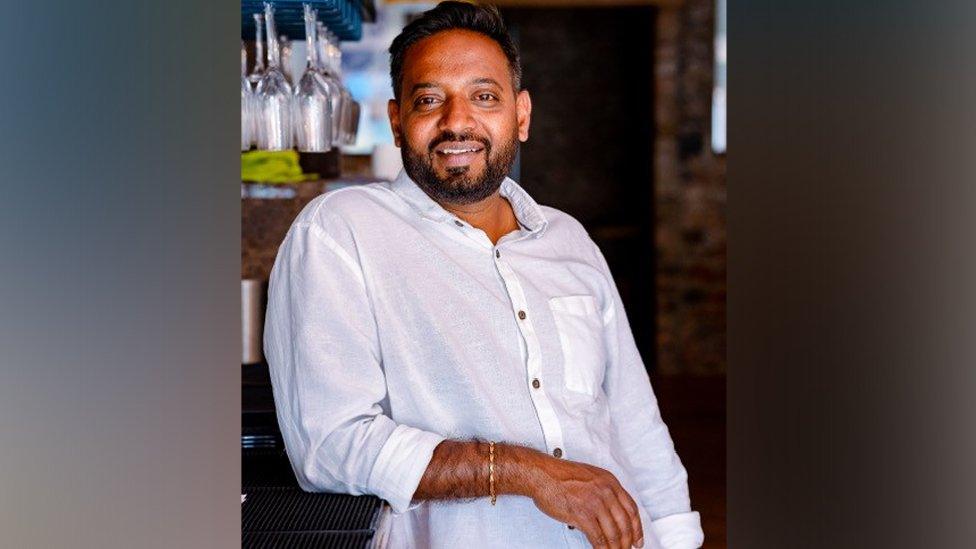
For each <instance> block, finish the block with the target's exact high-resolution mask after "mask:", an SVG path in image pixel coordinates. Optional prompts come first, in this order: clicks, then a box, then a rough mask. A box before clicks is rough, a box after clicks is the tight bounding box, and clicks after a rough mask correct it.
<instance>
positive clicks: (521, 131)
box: [515, 90, 532, 143]
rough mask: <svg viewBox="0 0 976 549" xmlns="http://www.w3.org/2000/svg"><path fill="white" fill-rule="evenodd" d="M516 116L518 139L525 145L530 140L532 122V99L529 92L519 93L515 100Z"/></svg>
mask: <svg viewBox="0 0 976 549" xmlns="http://www.w3.org/2000/svg"><path fill="white" fill-rule="evenodd" d="M515 115H516V118H517V120H518V138H519V141H521V142H523V143H525V142H526V141H528V140H529V123H530V122H531V120H532V98H531V97H529V92H528V90H522V91H520V92H518V96H516V98H515Z"/></svg>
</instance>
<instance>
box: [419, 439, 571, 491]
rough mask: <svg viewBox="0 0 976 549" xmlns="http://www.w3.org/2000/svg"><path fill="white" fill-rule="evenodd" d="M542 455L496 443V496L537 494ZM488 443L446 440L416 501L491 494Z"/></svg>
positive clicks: (422, 483) (510, 445)
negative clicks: (489, 489) (538, 469)
mask: <svg viewBox="0 0 976 549" xmlns="http://www.w3.org/2000/svg"><path fill="white" fill-rule="evenodd" d="M544 459H552V458H549V456H547V455H546V454H543V453H542V452H539V451H536V450H533V449H531V448H525V447H523V446H516V445H512V444H502V443H496V444H495V493H496V494H497V495H501V494H515V495H521V496H529V497H531V496H532V495H533V489H534V486H535V480H536V478H535V471H536V469H537V465H538V463H539V462H540V460H544ZM488 460H489V456H488V443H487V442H480V441H457V440H445V441H444V442H442V443H440V444H439V445H438V446H437V448H435V449H434V455H433V457H431V460H430V464H429V465H428V466H427V470H426V471H425V472H424V476H423V477H422V478H421V479H420V485H418V486H417V491H416V492H415V493H414V499H457V498H476V497H484V496H487V495H488Z"/></svg>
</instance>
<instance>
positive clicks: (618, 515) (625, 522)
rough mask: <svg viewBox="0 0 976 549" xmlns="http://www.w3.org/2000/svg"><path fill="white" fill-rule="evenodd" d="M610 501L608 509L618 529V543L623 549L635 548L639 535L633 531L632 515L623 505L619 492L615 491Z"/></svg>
mask: <svg viewBox="0 0 976 549" xmlns="http://www.w3.org/2000/svg"><path fill="white" fill-rule="evenodd" d="M608 499H609V501H608V502H607V509H608V511H609V513H610V516H611V518H613V521H614V526H615V527H616V531H617V535H618V539H617V543H618V544H619V546H620V547H622V548H623V549H631V548H632V547H633V546H634V542H635V541H637V537H636V536H637V535H638V534H637V533H636V532H635V531H634V529H633V521H632V520H631V519H630V513H629V512H628V510H627V508H626V507H624V505H623V503H621V501H620V499H621V497H620V496H619V491H617V490H615V491H614V493H612V494H610V496H609V498H608Z"/></svg>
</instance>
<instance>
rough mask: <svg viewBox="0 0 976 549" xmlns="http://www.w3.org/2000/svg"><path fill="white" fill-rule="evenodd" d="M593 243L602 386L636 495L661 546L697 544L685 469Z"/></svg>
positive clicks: (688, 548)
mask: <svg viewBox="0 0 976 549" xmlns="http://www.w3.org/2000/svg"><path fill="white" fill-rule="evenodd" d="M593 248H594V250H595V254H596V256H597V258H596V259H597V261H598V263H599V265H600V268H601V270H602V271H603V274H604V275H605V277H606V279H607V281H608V282H609V293H610V295H611V296H612V299H610V300H608V303H607V306H606V307H605V309H604V311H603V321H604V330H605V334H606V345H607V350H608V362H607V370H606V377H605V378H604V386H603V389H604V392H605V393H606V395H607V399H608V402H609V406H610V415H611V420H612V421H613V424H614V427H615V429H616V432H617V434H618V437H619V440H618V443H619V444H620V447H621V448H622V450H623V453H624V457H625V458H626V460H627V464H628V466H629V469H630V471H631V474H632V475H633V478H634V479H635V481H636V483H637V485H638V490H639V492H640V493H639V494H636V496H637V498H636V499H638V500H639V502H640V504H641V505H642V506H643V507H644V509H645V510H647V512H648V514H649V515H650V518H651V520H652V524H651V525H650V529H651V530H652V531H653V533H654V535H655V537H656V538H657V539H658V541H659V542H660V543H661V546H662V547H664V548H666V549H694V548H697V547H700V546H701V545H702V543H703V541H704V534H703V532H702V529H701V519H700V517H699V515H698V513H697V512H695V511H692V510H691V501H690V498H689V496H688V474H687V472H686V471H685V468H684V466H683V465H682V464H681V460H680V459H679V458H678V454H677V453H676V452H675V450H674V443H673V442H672V441H671V435H670V434H669V433H668V428H667V426H665V424H664V421H663V420H662V419H661V412H660V410H659V409H658V404H657V398H656V397H655V396H654V391H653V390H652V388H651V382H650V378H649V377H648V375H647V369H646V368H645V367H644V362H643V360H641V357H640V353H639V352H638V350H637V345H636V344H635V343H634V336H633V333H632V332H631V329H630V324H629V323H628V321H627V315H626V313H625V312H624V307H623V302H622V301H621V299H620V293H619V291H618V290H617V286H616V284H615V283H614V280H613V276H612V274H611V273H610V268H609V267H608V266H607V262H606V259H605V258H604V257H603V254H602V253H601V252H600V250H599V248H597V247H596V245H595V244H594V245H593ZM647 528H648V525H645V529H647Z"/></svg>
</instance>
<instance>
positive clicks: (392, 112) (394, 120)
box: [386, 99, 402, 147]
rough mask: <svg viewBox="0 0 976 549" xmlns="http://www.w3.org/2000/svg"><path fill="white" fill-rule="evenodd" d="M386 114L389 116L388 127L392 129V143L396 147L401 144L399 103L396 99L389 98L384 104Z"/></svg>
mask: <svg viewBox="0 0 976 549" xmlns="http://www.w3.org/2000/svg"><path fill="white" fill-rule="evenodd" d="M386 114H387V115H389V117H390V129H391V130H393V143H395V144H396V146H397V147H400V146H401V137H400V136H401V134H402V131H401V129H400V104H399V103H397V100H396V99H390V101H389V103H387V104H386Z"/></svg>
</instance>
